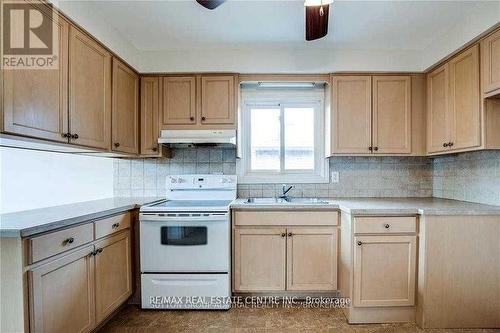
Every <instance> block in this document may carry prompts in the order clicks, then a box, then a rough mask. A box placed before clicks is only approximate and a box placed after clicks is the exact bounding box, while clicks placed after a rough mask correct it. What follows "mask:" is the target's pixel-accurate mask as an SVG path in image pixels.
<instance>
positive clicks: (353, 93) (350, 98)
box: [331, 76, 372, 154]
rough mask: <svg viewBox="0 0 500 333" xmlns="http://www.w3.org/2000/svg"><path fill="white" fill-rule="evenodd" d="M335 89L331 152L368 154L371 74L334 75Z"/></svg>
mask: <svg viewBox="0 0 500 333" xmlns="http://www.w3.org/2000/svg"><path fill="white" fill-rule="evenodd" d="M332 89H333V90H332V91H333V94H332V104H331V105H332V106H331V107H332V110H331V112H332V117H331V119H332V125H331V126H332V131H331V132H332V134H331V135H332V138H331V140H332V145H331V146H332V154H356V153H358V154H369V153H370V151H369V148H370V147H371V143H372V125H371V122H372V120H371V118H372V111H371V96H372V95H371V93H372V82H371V77H370V76H334V77H333V80H332ZM353 133H355V135H353Z"/></svg>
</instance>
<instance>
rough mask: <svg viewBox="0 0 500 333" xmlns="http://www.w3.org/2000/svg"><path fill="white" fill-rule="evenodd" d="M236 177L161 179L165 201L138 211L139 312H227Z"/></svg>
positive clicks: (210, 176) (190, 176)
mask: <svg viewBox="0 0 500 333" xmlns="http://www.w3.org/2000/svg"><path fill="white" fill-rule="evenodd" d="M235 198H236V176H227V175H179V176H168V177H167V179H166V200H165V201H163V202H160V203H156V204H152V205H147V206H143V207H142V208H141V210H140V252H141V292H142V308H145V309H228V308H229V307H230V304H229V303H228V302H227V300H228V299H229V297H230V293H231V284H230V281H231V279H230V215H229V205H230V204H231V202H232V201H233V200H234V199H235Z"/></svg>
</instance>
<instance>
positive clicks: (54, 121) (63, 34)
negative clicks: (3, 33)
mask: <svg viewBox="0 0 500 333" xmlns="http://www.w3.org/2000/svg"><path fill="white" fill-rule="evenodd" d="M37 8H38V9H41V8H42V7H41V6H39V7H37ZM49 10H50V9H48V7H47V12H42V15H44V19H48V18H49V17H52V16H50V15H49ZM54 15H57V14H56V13H54ZM56 17H57V20H55V21H54V22H55V23H56V25H55V26H54V27H55V28H56V29H57V34H56V35H57V39H58V40H57V43H55V45H58V46H59V50H58V51H59V54H58V58H57V62H58V64H57V69H37V70H28V69H19V70H3V71H2V72H3V75H4V82H3V111H4V117H3V118H4V119H3V120H4V124H3V128H4V131H5V132H7V133H12V134H19V135H24V136H30V137H35V138H41V139H47V140H53V141H61V142H68V139H67V137H66V136H65V135H64V134H65V133H67V132H68V94H67V92H68V29H69V23H68V21H66V20H65V19H64V18H63V17H62V16H60V15H57V16H56Z"/></svg>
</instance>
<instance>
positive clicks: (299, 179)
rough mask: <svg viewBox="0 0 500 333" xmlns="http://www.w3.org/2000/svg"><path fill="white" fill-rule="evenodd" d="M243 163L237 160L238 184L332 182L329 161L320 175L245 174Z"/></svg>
mask: <svg viewBox="0 0 500 333" xmlns="http://www.w3.org/2000/svg"><path fill="white" fill-rule="evenodd" d="M240 163H241V161H240V160H237V169H238V184H279V183H293V184H309V183H319V184H326V183H329V182H330V164H329V162H328V159H326V160H325V163H324V166H323V168H321V169H322V170H321V172H320V173H310V174H304V173H272V172H262V173H261V172H248V173H243V172H242V168H241V165H240Z"/></svg>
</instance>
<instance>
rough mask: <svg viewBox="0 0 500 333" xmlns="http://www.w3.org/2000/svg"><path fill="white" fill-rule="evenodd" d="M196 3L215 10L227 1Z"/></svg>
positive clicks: (208, 0) (205, 0) (206, 0)
mask: <svg viewBox="0 0 500 333" xmlns="http://www.w3.org/2000/svg"><path fill="white" fill-rule="evenodd" d="M196 2H197V3H199V4H200V5H202V6H203V7H205V8H207V9H215V8H217V7H219V6H220V5H222V4H223V3H224V2H226V0H196Z"/></svg>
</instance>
